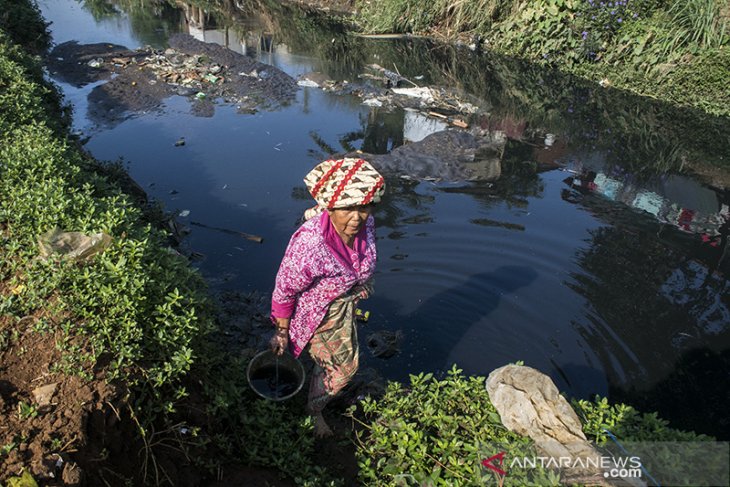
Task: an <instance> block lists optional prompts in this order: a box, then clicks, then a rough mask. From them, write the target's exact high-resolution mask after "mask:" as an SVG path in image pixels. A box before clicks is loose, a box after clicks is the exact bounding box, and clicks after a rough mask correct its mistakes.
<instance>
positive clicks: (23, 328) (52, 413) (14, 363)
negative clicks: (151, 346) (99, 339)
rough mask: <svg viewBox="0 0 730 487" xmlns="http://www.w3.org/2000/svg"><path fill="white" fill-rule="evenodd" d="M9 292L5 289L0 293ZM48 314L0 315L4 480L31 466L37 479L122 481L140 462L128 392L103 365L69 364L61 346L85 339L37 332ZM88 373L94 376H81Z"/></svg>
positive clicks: (0, 475) (0, 470)
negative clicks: (73, 370) (107, 376)
mask: <svg viewBox="0 0 730 487" xmlns="http://www.w3.org/2000/svg"><path fill="white" fill-rule="evenodd" d="M3 294H4V293H3ZM43 320H50V318H49V317H47V316H41V315H38V316H26V317H24V318H22V319H20V320H17V321H16V320H15V319H14V318H11V317H0V338H1V340H0V364H1V365H0V481H2V482H5V481H7V479H8V478H9V477H11V476H14V475H19V474H20V473H21V471H23V470H24V469H27V470H29V471H30V473H31V474H32V475H33V477H34V478H35V479H36V481H38V483H39V484H40V485H48V486H55V485H72V486H75V485H104V483H107V484H110V485H119V484H120V483H121V482H119V480H120V478H121V479H129V480H134V479H135V478H136V477H137V475H138V473H139V468H138V467H137V465H138V464H139V461H138V457H137V455H136V452H137V451H138V450H137V449H134V446H135V445H136V444H137V440H136V439H135V438H136V436H135V430H134V427H133V425H132V424H131V422H130V421H129V420H128V419H127V420H125V419H124V417H123V414H124V412H125V411H126V407H125V402H124V401H125V400H124V398H125V393H124V390H123V389H121V388H119V387H117V386H115V385H113V384H109V383H107V382H106V381H105V380H104V379H103V375H104V370H103V368H101V367H98V366H97V367H92V366H83V367H82V368H81V369H79V372H80V373H79V374H68V373H65V372H64V371H63V370H60V369H62V368H63V367H64V365H69V364H68V363H67V362H66V361H65V359H64V356H63V354H62V352H61V351H60V350H59V344H66V345H68V346H74V347H77V348H78V349H79V350H81V351H83V350H85V349H86V347H87V346H88V344H85V343H84V342H83V341H82V340H80V339H71V340H69V339H68V337H67V336H66V335H64V333H63V332H61V331H56V332H51V331H47V332H40V331H36V329H37V326H38V324H39V323H41V322H42V321H43ZM82 374H89V375H90V377H91V378H90V379H87V378H82V377H81V375H82Z"/></svg>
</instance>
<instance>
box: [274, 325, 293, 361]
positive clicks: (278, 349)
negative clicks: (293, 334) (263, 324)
mask: <svg viewBox="0 0 730 487" xmlns="http://www.w3.org/2000/svg"><path fill="white" fill-rule="evenodd" d="M290 324H291V319H290V318H277V319H276V332H275V333H274V336H273V337H271V340H270V341H269V346H270V347H271V351H272V352H274V353H275V354H276V355H281V354H282V353H284V350H286V349H287V347H288V346H289V325H290Z"/></svg>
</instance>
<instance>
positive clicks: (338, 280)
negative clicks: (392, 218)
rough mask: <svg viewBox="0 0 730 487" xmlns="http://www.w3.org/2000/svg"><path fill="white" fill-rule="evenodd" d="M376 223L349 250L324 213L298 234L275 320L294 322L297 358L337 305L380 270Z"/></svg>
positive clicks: (282, 271)
mask: <svg viewBox="0 0 730 487" xmlns="http://www.w3.org/2000/svg"><path fill="white" fill-rule="evenodd" d="M376 257H377V254H376V251H375V220H374V219H373V217H372V216H369V217H368V219H367V221H366V222H365V226H364V227H363V229H362V230H360V232H359V233H358V235H357V236H356V237H355V241H354V244H353V248H352V249H349V248H348V247H346V246H345V244H344V243H342V240H341V239H340V238H339V236H337V234H336V233H335V232H334V228H332V226H331V223H330V219H329V214H328V213H327V212H323V213H322V214H321V215H320V216H316V217H314V218H312V219H310V220H308V221H307V222H305V223H304V224H303V225H302V226H301V227H299V229H298V230H297V231H296V232H294V235H292V238H291V240H290V241H289V246H288V247H287V249H286V252H285V253H284V258H283V259H282V261H281V265H280V266H279V272H278V273H277V275H276V285H275V287H274V293H273V295H272V299H271V317H272V320H274V321H275V320H276V318H291V323H290V325H289V346H290V349H291V351H292V353H293V354H294V356H295V357H298V356H299V354H301V353H302V350H303V349H304V347H305V346H306V345H307V343H308V342H309V340H310V338H312V335H314V331H315V330H316V329H317V327H318V326H319V324H320V323H321V322H322V318H324V316H325V314H326V313H327V309H328V308H329V305H330V303H331V302H332V301H334V300H335V299H337V298H338V297H340V296H342V295H343V294H346V293H347V292H348V291H349V290H351V289H352V288H353V287H354V286H356V285H363V284H365V283H366V281H367V280H368V279H370V278H371V277H372V275H373V271H374V270H375V260H376Z"/></svg>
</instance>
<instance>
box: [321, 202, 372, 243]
mask: <svg viewBox="0 0 730 487" xmlns="http://www.w3.org/2000/svg"><path fill="white" fill-rule="evenodd" d="M327 211H328V212H329V214H330V220H331V221H332V225H334V226H335V230H337V233H339V234H340V235H343V236H347V237H354V236H355V235H357V232H359V231H360V229H361V228H362V226H363V225H364V224H365V221H366V220H367V219H368V216H370V213H371V212H372V211H373V206H372V205H358V206H348V207H347V208H337V209H334V210H327Z"/></svg>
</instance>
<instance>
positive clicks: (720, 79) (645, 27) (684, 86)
mask: <svg viewBox="0 0 730 487" xmlns="http://www.w3.org/2000/svg"><path fill="white" fill-rule="evenodd" d="M359 6H360V10H361V11H360V15H359V16H358V21H359V22H360V24H361V26H362V28H363V29H364V30H365V31H367V32H413V33H423V32H425V33H429V32H434V31H435V32H437V33H441V34H443V35H445V36H447V37H450V38H459V37H469V36H473V37H474V38H476V39H479V38H481V39H484V40H485V48H486V49H489V50H492V51H495V52H499V53H503V54H508V55H512V56H517V57H520V58H524V59H528V60H531V61H534V62H538V63H542V64H550V65H554V66H555V67H557V68H558V69H561V70H563V71H567V72H572V73H576V74H579V75H581V76H585V77H588V78H591V79H595V80H599V79H606V80H607V82H608V83H611V84H612V85H613V86H616V87H619V88H628V89H630V90H632V91H635V92H637V93H639V94H643V95H649V96H654V97H660V98H662V99H668V100H670V101H672V102H674V103H677V104H680V105H685V106H693V107H697V108H700V109H702V110H704V111H706V112H708V113H712V114H716V115H729V114H730V109H729V108H728V107H729V106H730V103H729V102H728V96H729V95H728V93H730V81H729V79H730V76H728V73H730V52H728V43H729V42H730V35H729V34H730V27H728V24H729V23H730V7H728V4H727V3H726V2H722V1H720V0H537V1H532V2H526V1H524V0H522V1H514V0H468V1H464V2H455V1H452V0H437V1H434V2H430V3H428V5H426V6H424V5H423V2H418V1H416V0H385V1H379V2H375V1H371V0H361V1H360V3H359ZM700 77H701V78H702V79H699V78H700ZM691 80H694V81H696V82H692V81H691Z"/></svg>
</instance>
